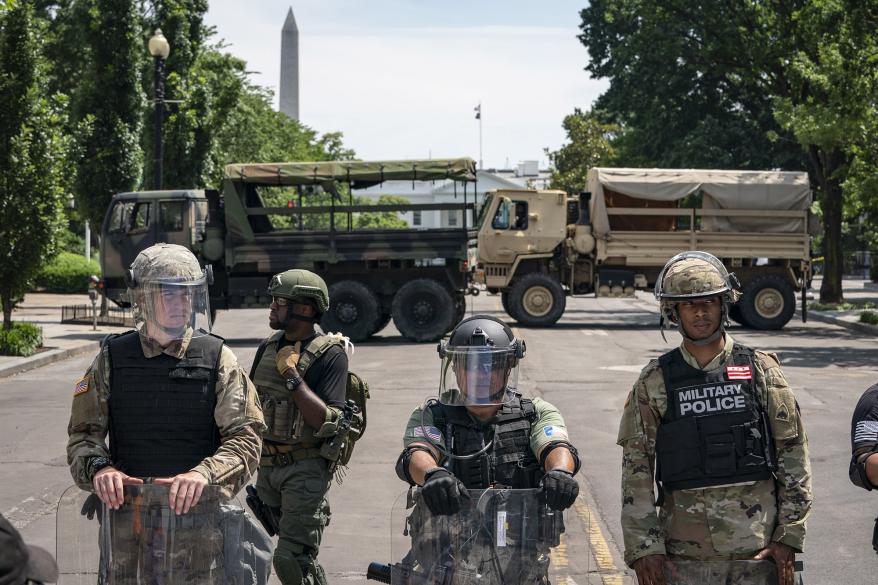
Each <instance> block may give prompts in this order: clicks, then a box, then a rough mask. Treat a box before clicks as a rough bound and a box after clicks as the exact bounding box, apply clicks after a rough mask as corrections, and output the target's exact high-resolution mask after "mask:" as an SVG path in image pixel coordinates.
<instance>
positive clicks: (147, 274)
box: [127, 244, 204, 289]
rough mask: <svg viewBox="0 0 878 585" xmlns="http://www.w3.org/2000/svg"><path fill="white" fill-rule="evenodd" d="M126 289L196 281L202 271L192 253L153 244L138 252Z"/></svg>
mask: <svg viewBox="0 0 878 585" xmlns="http://www.w3.org/2000/svg"><path fill="white" fill-rule="evenodd" d="M127 276H128V283H127V284H128V288H131V289H135V288H138V287H141V286H143V285H144V284H147V283H150V282H157V281H165V280H171V279H174V280H179V281H180V282H186V281H193V282H194V281H196V280H199V279H201V278H203V277H204V269H202V268H201V265H200V264H199V263H198V259H197V258H196V257H195V255H194V254H192V252H190V251H189V250H188V249H187V248H184V247H183V246H178V245H177V244H155V245H154V246H150V247H149V248H147V249H145V250H143V251H142V252H140V254H138V255H137V257H136V258H135V259H134V262H132V263H131V270H129V272H128V275H127Z"/></svg>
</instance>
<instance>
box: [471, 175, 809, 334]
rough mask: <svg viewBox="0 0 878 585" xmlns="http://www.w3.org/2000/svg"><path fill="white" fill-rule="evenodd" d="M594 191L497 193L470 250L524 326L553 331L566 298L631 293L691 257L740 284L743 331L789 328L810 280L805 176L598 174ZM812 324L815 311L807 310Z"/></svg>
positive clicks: (737, 315)
mask: <svg viewBox="0 0 878 585" xmlns="http://www.w3.org/2000/svg"><path fill="white" fill-rule="evenodd" d="M588 188H589V191H588V192H585V193H582V194H580V195H579V196H577V197H573V196H568V195H567V194H566V193H564V192H562V191H532V190H521V191H514V190H511V191H510V190H498V191H492V192H491V193H490V194H489V195H488V196H487V197H486V199H485V202H484V204H483V206H482V207H481V209H480V212H479V216H478V220H477V222H476V224H477V225H476V227H477V229H478V240H477V242H472V241H471V242H470V257H471V264H472V265H473V266H475V275H474V280H475V281H476V282H480V283H483V284H485V285H486V287H487V289H488V291H491V292H500V293H501V295H502V302H503V307H504V309H505V310H506V312H507V313H509V315H510V316H511V317H513V318H514V319H515V320H516V321H518V322H519V323H522V324H525V325H534V326H548V325H552V324H554V323H555V322H556V321H557V320H558V319H559V318H560V317H561V315H562V314H563V313H564V308H565V304H566V297H567V296H572V295H585V294H592V293H593V294H595V296H616V297H621V296H633V295H634V291H635V289H645V288H648V287H652V286H654V283H655V280H656V277H657V276H658V273H659V271H660V270H661V268H662V266H664V264H665V262H667V260H668V259H669V258H670V257H671V256H673V255H674V254H677V253H679V252H682V251H685V250H695V249H697V250H704V251H706V252H710V253H712V254H714V255H715V256H717V257H718V258H721V259H722V260H723V262H724V263H725V264H726V266H727V267H728V268H729V270H730V271H733V272H734V273H735V274H736V275H737V276H738V278H739V280H740V281H741V285H742V291H743V297H742V298H741V300H740V302H738V303H737V304H736V305H735V306H734V307H732V310H731V316H732V318H733V319H734V320H736V321H738V322H739V323H742V324H745V325H749V326H751V327H754V328H757V329H780V328H781V327H783V326H784V325H785V324H786V323H787V322H788V321H789V320H790V319H791V318H792V316H793V313H794V312H795V309H796V297H795V293H796V292H797V291H801V293H802V297H803V298H804V295H805V290H806V289H807V287H808V285H809V283H810V279H811V253H810V251H811V233H812V232H813V231H815V226H814V222H813V221H812V220H813V219H814V218H812V217H811V216H809V209H810V206H811V199H812V198H811V189H810V185H809V182H808V175H807V174H806V173H799V172H767V171H766V172H762V171H699V170H671V169H611V168H594V169H591V170H590V171H589V174H588ZM802 309H803V319H804V318H805V317H806V315H805V314H804V310H805V305H804V303H803V304H802Z"/></svg>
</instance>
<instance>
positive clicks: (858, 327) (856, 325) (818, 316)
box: [799, 311, 878, 336]
mask: <svg viewBox="0 0 878 585" xmlns="http://www.w3.org/2000/svg"><path fill="white" fill-rule="evenodd" d="M799 314H801V313H799ZM808 319H814V320H815V321H822V322H823V323H831V324H832V325H838V326H839V327H844V328H845V329H850V330H852V331H858V332H860V333H866V334H868V335H876V336H878V325H869V324H868V323H860V322H859V321H845V320H844V319H839V318H838V317H833V316H832V315H828V314H827V313H826V312H824V311H808Z"/></svg>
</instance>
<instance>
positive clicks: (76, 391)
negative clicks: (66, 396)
mask: <svg viewBox="0 0 878 585" xmlns="http://www.w3.org/2000/svg"><path fill="white" fill-rule="evenodd" d="M86 392H88V378H87V377H82V378H80V379H79V380H77V381H76V385H75V386H73V395H74V396H79V395H80V394H85V393H86Z"/></svg>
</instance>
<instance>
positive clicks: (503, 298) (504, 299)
mask: <svg viewBox="0 0 878 585" xmlns="http://www.w3.org/2000/svg"><path fill="white" fill-rule="evenodd" d="M500 304H502V305H503V310H504V311H506V314H507V315H508V314H509V291H508V290H504V291H503V292H501V293H500Z"/></svg>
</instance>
